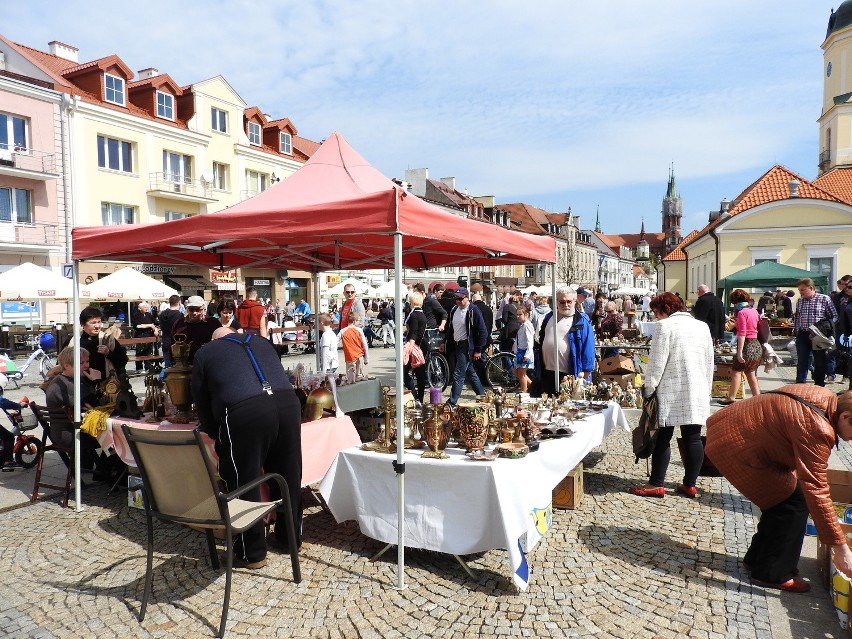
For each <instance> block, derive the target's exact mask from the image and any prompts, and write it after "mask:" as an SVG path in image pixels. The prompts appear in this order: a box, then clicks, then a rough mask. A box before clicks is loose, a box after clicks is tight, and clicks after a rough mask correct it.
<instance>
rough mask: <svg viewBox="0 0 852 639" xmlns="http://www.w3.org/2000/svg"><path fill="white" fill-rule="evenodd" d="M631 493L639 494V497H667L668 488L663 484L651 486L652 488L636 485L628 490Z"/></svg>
mask: <svg viewBox="0 0 852 639" xmlns="http://www.w3.org/2000/svg"><path fill="white" fill-rule="evenodd" d="M628 492H629V493H630V494H631V495H638V496H639V497H665V496H666V489H665V488H663V487H662V486H651V487H650V488H645V487H643V486H634V487H633V488H631V489H630V490H629V491H628Z"/></svg>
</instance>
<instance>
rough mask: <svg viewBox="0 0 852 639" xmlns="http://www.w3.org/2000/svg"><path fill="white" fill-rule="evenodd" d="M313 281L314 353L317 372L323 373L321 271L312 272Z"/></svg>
mask: <svg viewBox="0 0 852 639" xmlns="http://www.w3.org/2000/svg"><path fill="white" fill-rule="evenodd" d="M311 283H312V285H313V289H314V300H313V302H314V306H313V312H314V313H313V318H314V331H313V333H314V355H315V358H316V362H317V373H318V374H319V375H322V374H323V373H324V371H323V370H322V352H320V345H319V341H320V331H321V329H320V324H319V313H320V290H319V272H318V271H314V272H313V273H311Z"/></svg>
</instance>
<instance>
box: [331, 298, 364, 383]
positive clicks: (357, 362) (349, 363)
mask: <svg viewBox="0 0 852 639" xmlns="http://www.w3.org/2000/svg"><path fill="white" fill-rule="evenodd" d="M337 338H338V339H339V340H340V341H341V343H342V344H343V359H344V360H345V361H346V379H347V380H348V381H349V383H350V384H354V383H355V382H356V381H358V380H362V379H364V378H365V371H364V366H366V365H367V359H368V358H367V352H368V350H369V346H368V345H367V337H366V336H365V335H364V329H363V328H361V315H359V314H358V313H355V312H352V313H349V323H348V324H347V325H346V326H345V327H344V328H343V329H341V331H340V333H338V334H337Z"/></svg>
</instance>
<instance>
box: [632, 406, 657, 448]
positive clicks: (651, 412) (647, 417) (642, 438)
mask: <svg viewBox="0 0 852 639" xmlns="http://www.w3.org/2000/svg"><path fill="white" fill-rule="evenodd" d="M659 432H660V424H659V405H658V403H657V391H654V392H653V393H651V396H650V397H648V398H647V399H645V401H644V402H642V416H641V417H640V418H639V425H638V426H637V427H636V428H634V429H633V454H634V455H636V461H635V462H634V463H636V464H638V463H639V460H640V459H648V458H649V457H650V456H651V455H652V454H653V453H654V446H656V444H657V435H658V434H659Z"/></svg>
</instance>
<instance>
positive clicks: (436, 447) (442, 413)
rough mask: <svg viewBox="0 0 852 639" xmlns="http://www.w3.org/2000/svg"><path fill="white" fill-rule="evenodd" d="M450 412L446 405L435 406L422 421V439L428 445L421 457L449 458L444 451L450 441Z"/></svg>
mask: <svg viewBox="0 0 852 639" xmlns="http://www.w3.org/2000/svg"><path fill="white" fill-rule="evenodd" d="M451 418H452V412H451V411H450V409H449V407H447V406H435V407H434V410H433V411H432V414H431V415H430V416H429V418H428V419H427V420H426V421H424V422H423V440H424V441H425V442H426V445H427V446H428V447H429V450H427V451H426V452H425V453H423V454H422V455H421V457H426V458H428V459H449V458H450V456H449V455H447V453H445V452H444V449H445V448H446V447H447V444H448V443H449V441H450V431H451V430H452V426H451V423H450V421H451Z"/></svg>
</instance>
